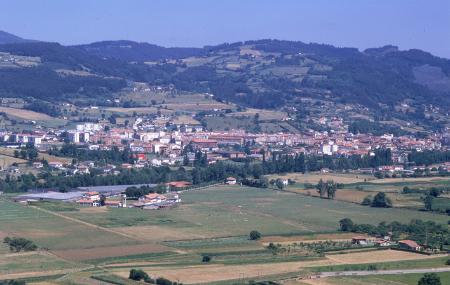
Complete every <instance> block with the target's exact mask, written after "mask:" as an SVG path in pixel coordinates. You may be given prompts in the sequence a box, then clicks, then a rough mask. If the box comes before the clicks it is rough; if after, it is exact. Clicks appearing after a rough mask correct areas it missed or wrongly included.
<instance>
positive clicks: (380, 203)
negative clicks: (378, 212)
mask: <svg viewBox="0 0 450 285" xmlns="http://www.w3.org/2000/svg"><path fill="white" fill-rule="evenodd" d="M371 206H372V207H377V208H390V207H392V202H391V199H389V198H388V197H387V196H386V193H384V192H379V193H378V194H377V195H375V197H374V198H373V200H372V204H371Z"/></svg>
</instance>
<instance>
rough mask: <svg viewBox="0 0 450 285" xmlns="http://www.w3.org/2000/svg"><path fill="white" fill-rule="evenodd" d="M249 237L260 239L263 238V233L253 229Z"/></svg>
mask: <svg viewBox="0 0 450 285" xmlns="http://www.w3.org/2000/svg"><path fill="white" fill-rule="evenodd" d="M249 237H250V239H251V240H258V239H260V238H261V233H260V232H258V231H251V232H250V235H249Z"/></svg>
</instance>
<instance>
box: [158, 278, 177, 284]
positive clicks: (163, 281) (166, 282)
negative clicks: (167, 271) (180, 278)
mask: <svg viewBox="0 0 450 285" xmlns="http://www.w3.org/2000/svg"><path fill="white" fill-rule="evenodd" d="M156 284H157V285H173V282H172V281H170V280H169V279H166V278H163V277H159V278H158V279H156Z"/></svg>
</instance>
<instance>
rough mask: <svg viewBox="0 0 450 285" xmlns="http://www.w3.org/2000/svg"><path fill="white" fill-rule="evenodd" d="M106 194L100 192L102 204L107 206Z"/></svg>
mask: <svg viewBox="0 0 450 285" xmlns="http://www.w3.org/2000/svg"><path fill="white" fill-rule="evenodd" d="M105 201H106V196H105V195H104V194H100V206H105Z"/></svg>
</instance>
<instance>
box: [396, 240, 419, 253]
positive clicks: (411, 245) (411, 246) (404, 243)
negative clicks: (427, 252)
mask: <svg viewBox="0 0 450 285" xmlns="http://www.w3.org/2000/svg"><path fill="white" fill-rule="evenodd" d="M398 247H399V248H401V249H407V250H414V251H420V250H421V249H422V247H421V246H420V245H419V244H418V243H417V242H415V241H413V240H409V239H406V240H401V241H399V242H398Z"/></svg>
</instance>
